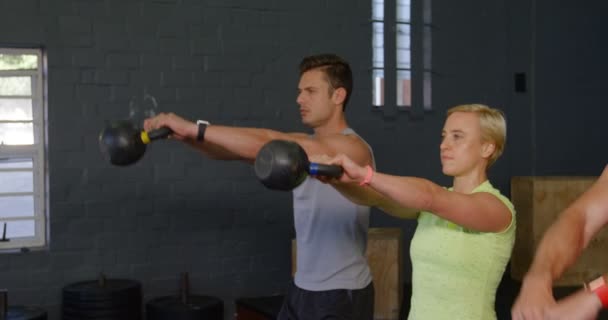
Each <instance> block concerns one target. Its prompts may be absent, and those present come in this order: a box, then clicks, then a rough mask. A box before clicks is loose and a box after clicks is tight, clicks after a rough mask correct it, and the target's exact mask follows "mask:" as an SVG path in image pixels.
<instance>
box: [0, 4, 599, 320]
mask: <svg viewBox="0 0 608 320" xmlns="http://www.w3.org/2000/svg"><path fill="white" fill-rule="evenodd" d="M435 2H436V3H434V4H433V25H434V29H433V30H434V40H433V48H434V51H433V65H434V68H433V69H434V78H433V101H434V103H433V107H434V110H433V111H432V112H429V113H424V114H417V116H416V117H411V116H410V114H408V113H407V112H402V113H396V114H392V113H386V114H385V113H383V112H372V111H371V108H370V105H369V102H370V101H371V88H370V85H369V79H370V70H369V67H370V65H369V61H370V59H371V49H370V42H371V40H370V39H371V32H370V27H369V26H370V25H369V17H370V4H369V3H368V1H347V0H331V1H330V0H312V1H277V0H265V1H262V0H259V1H251V0H230V1H228V0H207V1H205V0H199V1H194V0H173V1H171V0H164V1H163V0H72V1H69V0H54V1H45V0H19V1H13V0H0V45H6V46H8V45H19V46H43V47H45V48H46V50H47V52H48V61H49V72H48V76H49V78H48V80H49V83H48V98H49V105H48V120H49V127H48V140H49V173H50V238H51V242H50V248H49V250H44V251H36V252H29V253H25V254H23V253H22V254H1V255H0V287H2V288H7V289H8V290H9V299H10V303H11V304H27V305H42V306H44V307H45V308H46V309H47V310H49V312H50V315H51V317H50V319H59V310H60V304H61V296H60V294H61V288H62V287H63V286H65V285H67V284H70V283H73V282H75V281H80V280H91V279H94V278H95V277H96V276H97V275H98V274H99V273H100V272H103V273H105V274H106V275H107V276H108V277H111V278H121V277H123V278H130V279H137V280H139V281H141V282H142V283H143V288H144V294H145V298H146V299H149V298H151V297H155V296H159V295H167V294H172V293H174V292H175V291H176V287H177V277H178V274H179V273H180V272H183V271H188V272H190V275H191V282H192V289H193V292H195V293H199V294H209V295H214V296H219V297H222V298H223V299H225V301H226V307H227V310H228V312H227V315H226V317H227V318H229V317H231V315H230V313H231V312H232V306H231V302H232V300H233V299H234V298H235V297H239V296H248V295H266V294H272V293H278V292H283V290H284V287H285V284H286V283H287V282H288V281H289V279H290V276H289V273H290V264H289V261H290V239H291V238H292V237H293V228H292V222H293V221H292V214H291V204H290V200H291V198H290V195H289V194H288V193H281V192H271V191H268V190H266V189H264V188H263V187H262V186H261V184H259V183H258V182H257V181H255V179H254V176H253V172H252V170H251V167H250V166H249V165H246V164H243V163H236V162H235V163H231V162H218V161H213V160H210V159H206V158H204V157H201V156H200V155H199V154H197V153H196V152H194V151H192V150H189V149H188V148H185V147H184V146H182V145H180V144H179V143H176V142H174V141H162V142H156V143H154V144H152V145H150V146H149V149H148V152H147V154H146V155H145V157H144V159H142V160H141V161H140V162H139V163H138V164H136V165H135V166H132V167H127V168H116V167H111V166H110V165H108V164H107V163H106V162H105V161H104V160H103V159H102V157H101V154H100V153H99V151H98V146H97V136H98V134H99V131H100V130H101V129H102V128H103V127H104V125H105V123H106V121H108V120H114V119H121V118H125V117H127V116H128V115H129V104H130V103H131V102H132V101H133V98H134V97H135V98H139V99H141V98H142V97H143V96H144V94H145V93H147V94H150V95H152V96H154V97H155V98H156V101H157V102H158V108H157V109H158V110H159V111H172V112H176V113H178V114H181V115H184V116H185V117H188V118H191V119H199V118H200V119H207V120H210V121H211V122H212V123H220V124H234V125H241V126H255V127H269V128H274V129H278V130H285V131H300V130H305V128H304V127H302V126H301V125H300V121H299V116H298V113H297V106H296V103H295V94H296V86H297V69H296V66H297V64H298V62H299V60H300V59H301V58H302V56H304V55H307V54H312V53H319V52H335V53H338V54H340V55H343V56H344V57H346V58H347V59H348V60H350V61H351V63H352V66H353V68H354V72H355V92H354V94H353V97H352V99H351V103H350V105H349V106H348V109H347V114H348V118H349V121H350V124H351V125H352V126H353V127H354V128H355V129H356V130H357V131H358V132H359V133H360V134H362V135H363V136H364V137H365V138H366V139H367V140H368V142H370V144H371V145H372V146H373V148H374V150H375V153H376V157H377V160H378V167H379V168H380V170H382V171H385V172H389V173H394V174H401V175H417V176H422V177H427V178H430V179H432V180H434V181H437V182H439V183H443V184H445V183H448V182H449V180H448V179H446V178H445V177H442V176H441V174H440V173H441V171H440V169H439V168H440V167H439V159H438V143H439V136H440V134H439V133H440V130H441V126H442V124H443V120H444V113H445V110H446V109H447V108H448V107H449V106H452V105H455V104H458V103H468V102H481V103H488V104H491V105H495V106H497V107H500V108H503V110H505V112H506V113H507V116H508V118H509V130H510V133H509V134H510V135H511V138H510V140H509V147H508V148H507V152H506V153H505V155H504V157H503V159H501V160H500V161H499V162H498V163H497V165H496V167H495V168H493V169H492V172H491V177H492V179H493V182H494V183H495V185H497V186H499V187H500V188H501V189H503V190H504V191H505V193H508V189H509V179H510V177H511V175H513V174H518V175H521V174H530V173H533V172H550V173H552V174H560V173H564V172H565V173H570V172H581V171H582V172H584V173H588V172H589V171H590V169H589V164H592V166H591V167H592V168H593V171H594V172H595V171H596V170H595V169H596V168H599V167H600V166H601V165H603V163H604V162H605V152H606V151H605V150H606V149H605V148H603V149H601V148H598V149H593V150H599V149H601V150H603V151H601V152H596V153H593V152H591V149H590V148H592V147H593V146H594V145H597V144H598V143H599V142H600V141H599V138H598V139H596V138H593V137H591V138H589V137H586V138H589V139H591V140H587V141H586V144H584V145H580V144H577V145H576V148H578V149H581V148H583V149H584V150H586V152H585V153H584V155H585V159H584V160H579V162H577V161H573V160H572V159H571V157H566V158H567V160H568V163H567V166H565V165H564V166H562V167H560V166H559V165H556V164H555V163H552V164H547V165H544V164H542V163H540V161H538V159H540V160H543V159H551V158H550V157H551V155H553V154H560V152H562V151H561V148H562V147H563V148H573V146H572V145H570V146H559V147H558V146H557V144H556V143H552V144H550V146H551V149H544V147H543V146H544V142H546V141H547V140H548V138H547V137H548V136H550V134H551V133H552V132H555V131H556V130H560V129H561V128H562V126H561V125H559V123H560V122H563V121H567V120H568V119H569V114H570V113H569V112H572V105H571V104H564V103H559V102H560V101H572V100H573V99H574V98H576V96H578V95H579V94H584V93H585V90H584V88H585V86H583V85H580V86H577V87H576V88H577V91H576V92H573V93H571V94H570V93H568V90H564V88H567V86H566V84H567V83H568V82H562V81H560V80H555V79H556V77H554V75H553V74H552V73H550V72H549V71H548V70H550V67H554V66H555V65H556V64H557V63H556V62H553V64H550V63H546V64H535V63H533V62H534V61H536V60H540V59H544V57H543V56H540V53H543V54H544V53H547V52H551V54H555V55H560V54H561V53H560V52H562V51H559V50H556V51H554V50H552V48H553V47H554V46H561V45H565V44H567V43H568V41H566V40H565V39H564V40H563V41H562V40H561V39H560V40H555V39H554V38H553V37H552V36H550V35H551V32H550V30H551V26H552V25H561V24H562V23H563V22H561V20H560V19H561V18H564V19H565V20H564V21H573V20H571V19H570V17H569V12H573V13H575V14H577V15H580V16H588V15H591V16H592V17H597V14H596V15H593V14H591V13H592V12H604V11H605V10H603V11H602V10H595V9H593V8H587V9H584V8H583V9H579V11H564V10H565V9H564V10H562V11H559V12H557V13H556V12H554V10H553V9H554V6H553V5H552V4H550V3H548V2H547V3H545V2H544V1H536V3H537V4H538V6H537V8H536V11H534V12H533V11H532V9H531V7H530V5H529V2H528V1H525V0H516V1H498V2H487V1H479V0H478V1H472V2H467V3H460V4H458V6H456V5H454V4H452V3H448V2H439V1H435ZM570 9H572V8H570ZM570 9H568V10H570ZM551 10H553V11H551ZM543 12H551V13H552V15H550V16H551V17H552V18H551V19H548V18H543V19H538V17H545V16H543ZM555 13H556V14H557V15H554V14H555ZM522 17H525V18H526V19H527V20H522ZM522 21H528V23H526V22H522ZM588 21H591V22H589V23H587V24H582V25H581V26H580V28H579V29H576V30H575V31H576V34H577V35H579V36H581V37H584V36H586V35H587V34H588V33H589V32H592V31H593V30H596V28H597V25H599V24H600V21H599V20H598V19H595V20H594V19H591V20H588ZM603 23H605V22H601V24H603ZM532 30H537V31H539V34H538V35H537V36H538V37H543V39H547V41H537V43H536V44H538V45H540V46H542V49H543V50H544V51H531V47H532V43H533V42H532V41H533V39H532V38H531V36H530V32H531V31H532ZM592 34H593V33H592ZM592 39H595V38H592ZM581 43H582V44H585V42H581ZM568 48H572V47H568ZM598 49H599V50H598ZM595 50H596V51H594V52H597V54H593V52H588V54H587V55H586V56H585V57H586V64H585V66H586V67H588V68H591V67H593V66H594V65H595V64H598V65H603V66H605V64H604V63H603V57H604V56H605V52H606V45H605V44H604V45H603V46H599V47H597V48H595ZM534 52H540V53H538V54H537V55H534ZM563 52H565V53H564V55H563V57H564V58H567V59H571V58H573V53H574V52H575V50H565V51H563ZM551 61H554V60H551ZM556 61H559V60H556ZM568 61H571V60H568ZM536 66H537V67H536ZM532 70H533V71H534V72H536V73H537V77H538V79H542V81H545V83H546V84H547V85H546V86H544V87H542V89H543V90H541V91H540V92H539V93H538V94H539V95H542V96H534V95H532V93H531V92H528V93H525V94H515V93H513V90H512V73H513V72H531V71H532ZM567 71H568V72H573V71H572V70H571V69H568V70H567ZM593 74H594V76H593V77H591V78H590V79H591V80H590V81H591V87H593V88H596V87H597V84H598V83H601V79H602V77H603V76H601V77H600V76H599V73H597V72H596V73H593ZM603 74H605V73H603ZM564 79H567V78H564ZM531 81H532V80H531ZM552 88H561V92H560V93H561V94H565V95H569V96H568V97H570V98H572V99H570V100H560V99H559V98H557V99H556V98H555V92H553V91H552ZM531 90H533V88H531ZM605 95H606V93H605V90H604V93H603V94H601V92H599V91H598V90H595V91H593V95H589V96H587V98H589V99H590V101H587V100H586V101H587V102H588V103H589V104H592V103H593V102H595V103H596V105H598V106H599V105H601V104H602V103H603V102H604V101H606V99H605V98H606V96H605ZM549 97H553V98H551V99H550V98H549ZM552 108H556V109H552ZM534 110H536V111H535V112H537V118H532V119H531V114H532V113H533V111H534ZM593 110H594V112H593V113H591V114H590V117H587V118H585V116H584V115H585V114H586V113H585V112H582V113H579V116H580V117H582V118H584V119H586V120H592V121H599V120H598V119H602V117H601V116H598V115H599V114H600V113H601V114H605V111H599V110H598V109H593ZM560 111H561V112H560ZM565 111H567V112H565ZM538 113H540V116H539V115H538ZM545 115H550V116H551V117H548V119H551V121H544V120H543V116H545ZM591 118H593V119H591ZM552 123H553V124H552ZM594 123H595V122H594ZM568 125H569V126H570V127H571V128H572V130H577V129H578V130H583V129H585V128H583V127H582V124H579V123H578V122H577V123H568ZM537 135H538V136H540V137H541V138H543V139H544V140H539V141H538V142H537V141H536V140H535V139H536V138H535V137H536V136H537ZM568 141H569V142H570V143H571V144H572V141H571V140H568ZM602 152H603V153H602ZM540 154H542V155H543V157H539V156H536V155H540ZM537 158H538V159H537ZM560 170H561V171H560ZM585 170H587V171H585ZM372 224H373V225H375V226H401V227H403V228H404V230H405V231H406V239H409V237H411V235H412V231H413V229H414V227H415V223H412V222H409V221H400V220H397V219H393V218H390V217H388V216H386V215H383V214H381V213H379V212H377V211H375V212H374V214H373V217H372ZM407 245H408V243H407V242H406V246H407ZM404 268H405V270H404V271H405V276H406V280H407V279H408V278H409V272H410V267H409V263H407V261H406V265H405V267H404ZM509 290H510V291H509ZM507 291H509V292H513V291H514V290H513V285H511V284H507ZM511 295H512V294H511ZM509 299H511V296H509V297H506V298H505V299H503V300H501V298H499V299H498V304H500V305H501V308H502V309H501V310H503V314H506V313H505V312H507V311H508V304H509V303H510V300H509ZM501 301H502V302H501ZM501 318H502V317H501Z"/></svg>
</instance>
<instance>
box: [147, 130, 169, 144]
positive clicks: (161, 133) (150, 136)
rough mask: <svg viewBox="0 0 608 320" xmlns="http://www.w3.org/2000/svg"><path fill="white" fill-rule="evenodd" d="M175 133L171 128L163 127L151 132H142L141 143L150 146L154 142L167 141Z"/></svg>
mask: <svg viewBox="0 0 608 320" xmlns="http://www.w3.org/2000/svg"><path fill="white" fill-rule="evenodd" d="M172 133H173V130H171V128H169V127H161V128H158V129H154V130H151V131H148V132H146V131H142V132H141V141H143V143H145V144H148V143H150V142H151V141H154V140H160V139H166V138H167V137H169V136H170V135H171V134H172Z"/></svg>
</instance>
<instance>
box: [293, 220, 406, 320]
mask: <svg viewBox="0 0 608 320" xmlns="http://www.w3.org/2000/svg"><path fill="white" fill-rule="evenodd" d="M291 248H292V250H291V266H292V268H291V271H292V275H294V274H295V273H296V256H297V255H296V253H297V251H296V250H297V248H296V241H295V240H293V241H292V242H291ZM402 254H403V240H402V232H401V229H400V228H370V229H369V231H368V236H367V252H366V256H367V262H368V264H369V267H370V269H371V271H372V277H373V279H374V280H373V281H374V291H375V298H374V320H397V319H399V311H400V308H401V301H402V294H403V284H402V283H401V279H402V270H403V268H402V265H403V262H402Z"/></svg>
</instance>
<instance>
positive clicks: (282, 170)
mask: <svg viewBox="0 0 608 320" xmlns="http://www.w3.org/2000/svg"><path fill="white" fill-rule="evenodd" d="M254 169H255V175H256V176H257V178H258V179H259V180H260V182H262V184H264V185H265V186H266V187H267V188H269V189H274V190H286V191H288V190H293V189H294V188H296V187H297V186H299V185H300V184H301V183H302V182H304V180H305V179H306V176H307V175H318V176H325V177H329V178H339V177H340V176H342V167H340V166H335V165H325V164H318V163H314V162H310V161H308V155H307V154H306V151H304V149H302V147H301V146H300V145H299V144H297V143H295V142H292V141H285V140H272V141H270V142H268V143H267V144H265V145H264V146H263V147H262V148H261V149H260V151H259V152H258V154H257V156H256V158H255V163H254Z"/></svg>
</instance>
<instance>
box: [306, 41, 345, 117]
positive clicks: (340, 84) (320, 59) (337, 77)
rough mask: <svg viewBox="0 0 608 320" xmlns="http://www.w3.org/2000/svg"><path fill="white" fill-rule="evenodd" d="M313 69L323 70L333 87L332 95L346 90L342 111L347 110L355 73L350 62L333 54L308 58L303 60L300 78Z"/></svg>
mask: <svg viewBox="0 0 608 320" xmlns="http://www.w3.org/2000/svg"><path fill="white" fill-rule="evenodd" d="M313 69H321V70H322V71H323V72H324V73H325V76H326V77H327V81H328V82H329V84H330V86H331V88H330V90H331V91H330V94H331V93H332V92H333V91H334V90H335V89H338V88H344V89H345V90H346V97H345V98H344V105H343V107H342V108H343V109H342V110H344V109H346V104H347V103H348V100H349V99H350V93H351V91H352V89H353V72H352V70H351V69H350V65H349V64H348V62H346V60H344V59H342V58H341V57H339V56H337V55H335V54H331V53H328V54H318V55H313V56H308V57H305V58H304V59H302V62H300V76H302V74H304V72H306V71H310V70H313Z"/></svg>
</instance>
